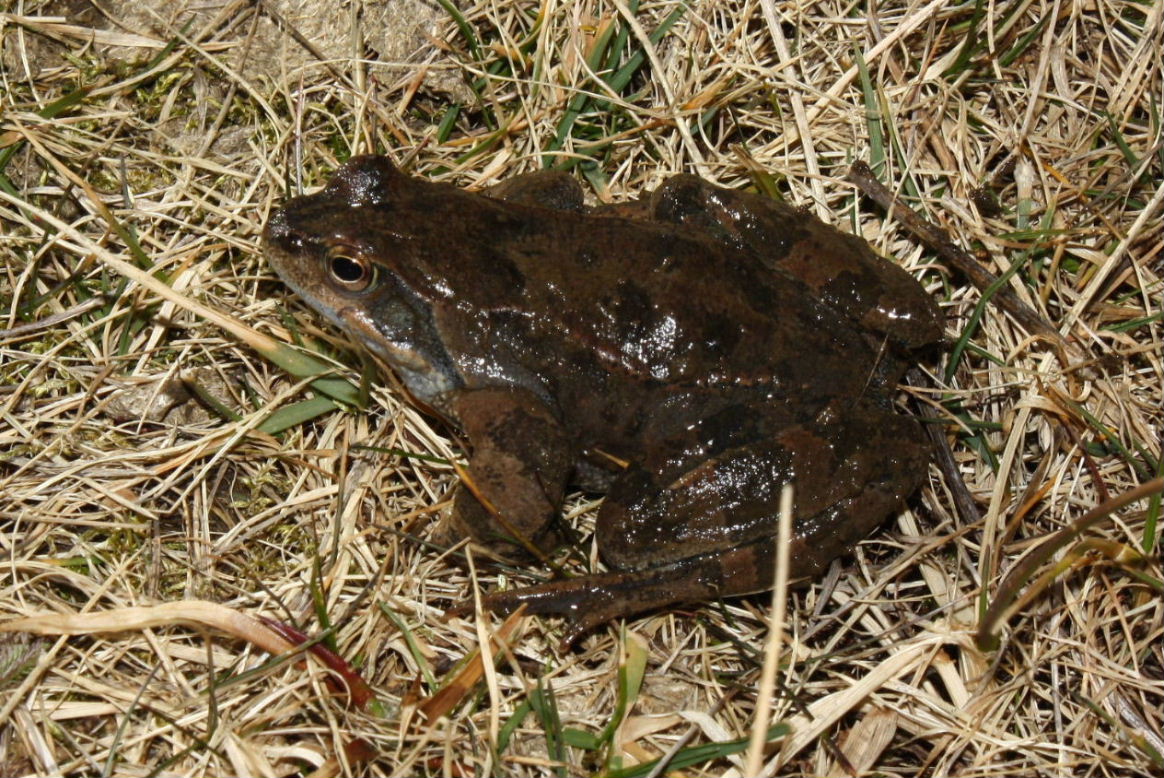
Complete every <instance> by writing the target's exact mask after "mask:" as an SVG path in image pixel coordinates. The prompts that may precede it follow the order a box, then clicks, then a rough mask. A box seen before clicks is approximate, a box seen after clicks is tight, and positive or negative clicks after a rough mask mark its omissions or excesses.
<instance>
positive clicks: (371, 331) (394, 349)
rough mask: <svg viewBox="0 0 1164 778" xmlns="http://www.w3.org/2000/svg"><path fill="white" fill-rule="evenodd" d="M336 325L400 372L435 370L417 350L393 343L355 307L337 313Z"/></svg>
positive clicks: (342, 309)
mask: <svg viewBox="0 0 1164 778" xmlns="http://www.w3.org/2000/svg"><path fill="white" fill-rule="evenodd" d="M336 323H337V324H339V325H340V326H341V327H342V328H343V329H345V330H347V331H348V332H350V333H352V334H353V335H355V336H356V338H357V339H358V340H359V341H360V344H361V345H362V346H363V347H364V348H366V349H368V350H369V351H371V352H372V353H373V354H375V355H376V356H378V357H380V358H381V359H383V360H384V361H385V362H387V363H388V364H390V365H392V367H393V368H396V369H397V370H400V371H406V372H411V373H428V372H431V371H433V370H434V367H433V365H432V363H431V362H430V361H429V360H427V359H425V358H424V357H423V356H422V355H421V354H419V353H418V352H417V351H416V350H415V349H412V348H407V347H404V346H400V345H397V344H396V343H393V342H392V340H391V339H390V338H387V337H385V336H384V333H383V332H382V331H381V330H380V329H379V328H378V327H377V326H376V324H375V323H374V322H373V321H372V320H371V319H370V318H369V317H368V315H367V313H365V312H364V311H362V310H360V309H359V308H356V307H354V306H346V307H344V308H340V309H339V310H338V311H336Z"/></svg>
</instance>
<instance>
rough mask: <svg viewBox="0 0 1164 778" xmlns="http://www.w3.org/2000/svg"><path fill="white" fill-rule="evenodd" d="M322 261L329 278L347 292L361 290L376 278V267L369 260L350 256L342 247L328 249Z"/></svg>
mask: <svg viewBox="0 0 1164 778" xmlns="http://www.w3.org/2000/svg"><path fill="white" fill-rule="evenodd" d="M324 262H325V263H326V264H327V272H328V275H330V276H331V280H332V281H334V282H335V283H336V284H337V285H339V286H340V287H342V288H344V289H346V290H348V291H349V292H363V291H364V290H366V289H367V288H368V287H370V286H371V285H372V282H373V281H374V280H375V279H376V268H375V267H374V266H373V265H372V263H371V262H369V261H368V260H367V259H365V258H364V257H360V256H352V254H351V252H349V251H347V250H346V249H343V248H335V249H332V250H331V251H329V252H328V254H327V257H326V258H325V259H324Z"/></svg>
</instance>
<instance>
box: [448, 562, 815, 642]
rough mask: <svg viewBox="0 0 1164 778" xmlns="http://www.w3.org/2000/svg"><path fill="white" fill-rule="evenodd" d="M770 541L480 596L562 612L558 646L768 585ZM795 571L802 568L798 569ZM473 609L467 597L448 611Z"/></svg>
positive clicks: (488, 602)
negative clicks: (623, 620) (630, 620)
mask: <svg viewBox="0 0 1164 778" xmlns="http://www.w3.org/2000/svg"><path fill="white" fill-rule="evenodd" d="M774 553H775V543H774V542H773V541H772V540H771V539H766V540H764V541H761V542H757V543H751V544H748V545H746V546H742V547H740V548H733V549H727V550H725V551H719V552H713V553H709V554H701V555H699V556H694V557H689V558H687V559H681V560H679V561H677V562H672V563H670V564H667V565H663V566H661V567H651V568H647V569H643V570H616V571H612V572H608V573H596V574H594V575H587V576H582V577H579V578H570V579H565V580H558V581H550V582H548V583H544V584H538V585H537V586H530V587H527V588H525V589H513V590H511V591H505V592H494V593H493V594H487V595H485V596H484V597H483V598H482V604H483V605H484V607H485V608H486V609H488V610H492V611H498V612H501V613H509V612H512V611H514V610H517V608H518V607H519V606H521V605H525V606H526V608H527V610H528V612H529V613H541V614H551V615H558V616H563V617H565V619H566V627H565V632H564V634H563V636H562V639H561V641H560V642H559V644H558V645H559V648H560V649H562V650H563V651H564V650H566V649H569V648H570V647H571V646H573V645H574V644H575V643H576V642H577V641H578V639H579V638H581V637H582V636H583V635H585V634H586V633H587V632H589V631H591V630H592V629H594V628H595V627H598V626H600V625H602V624H604V623H605V622H607V621H610V620H612V619H616V618H620V617H624V616H632V615H635V614H638V613H643V612H645V611H650V610H656V609H658V608H664V607H667V606H669V605H675V604H677V603H684V602H700V601H705V600H711V599H715V598H717V597H722V596H728V595H733V594H747V593H749V592H756V591H761V590H764V589H768V588H771V586H772V577H771V576H772V570H773V564H774V559H773V554H774ZM797 572H803V571H800V570H798V571H797ZM472 612H473V604H472V603H471V602H466V603H462V604H460V605H458V606H456V607H454V608H452V609H451V610H450V613H453V614H458V615H465V614H468V613H472Z"/></svg>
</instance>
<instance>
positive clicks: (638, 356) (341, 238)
mask: <svg viewBox="0 0 1164 778" xmlns="http://www.w3.org/2000/svg"><path fill="white" fill-rule="evenodd" d="M264 243H265V248H266V252H267V255H268V256H269V258H270V261H271V264H272V265H273V266H274V268H275V270H276V271H278V273H279V275H280V276H281V277H282V278H283V280H284V281H285V282H286V283H287V284H288V285H289V286H290V287H291V288H292V289H294V290H295V291H296V292H298V293H299V295H300V296H301V297H303V298H304V299H305V300H307V301H308V302H309V303H310V304H311V305H312V306H314V307H315V308H316V309H318V310H319V311H320V312H322V313H323V314H324V315H325V316H327V317H328V318H329V319H331V320H332V321H333V322H335V323H336V324H337V325H338V326H340V327H341V328H343V329H344V330H346V331H347V332H348V333H350V334H351V335H352V336H354V337H355V338H356V339H357V340H358V341H359V342H360V343H362V344H363V345H364V346H365V347H366V348H367V349H368V350H370V351H371V352H372V353H373V354H375V355H376V356H378V357H380V358H381V359H383V360H384V361H385V362H387V363H388V364H389V365H391V367H392V368H393V369H394V370H395V372H396V373H397V375H398V376H399V377H400V379H401V380H402V382H403V383H404V385H405V386H406V387H407V389H408V391H409V392H410V393H411V395H412V396H413V397H414V398H415V400H417V401H418V402H419V403H421V404H422V405H423V406H425V407H427V408H429V409H431V410H432V411H434V412H435V413H437V414H438V415H440V416H441V417H443V418H445V419H447V420H448V421H450V422H452V423H453V424H455V425H456V426H457V427H459V428H460V429H461V430H462V431H463V432H464V434H465V436H466V438H467V440H468V443H469V447H470V449H471V455H470V459H469V474H470V476H471V480H472V482H473V483H474V485H475V491H476V493H477V495H478V496H479V497H480V498H481V499H478V496H474V494H473V493H471V492H470V491H469V490H467V489H461V491H460V492H459V494H458V495H457V497H456V501H455V505H454V511H453V520H454V521H455V522H456V523H458V524H459V525H460V526H461V527H463V528H464V529H466V530H467V531H468V532H469V533H470V534H471V535H472V537H473V538H474V539H476V540H477V541H479V542H481V543H484V544H488V545H490V546H492V547H494V548H501V549H508V550H513V548H514V547H515V546H516V547H522V546H523V547H525V548H527V549H528V548H533V547H536V548H537V549H542V550H544V551H550V550H552V549H553V548H554V547H555V546H556V545H557V544H558V543H559V542H560V541H561V539H562V537H563V535H562V533H561V531H560V528H559V523H558V513H559V509H560V507H561V504H562V501H563V497H564V495H565V493H566V490H567V488H568V486H570V485H571V484H573V485H578V486H580V487H582V488H583V489H586V490H594V491H603V492H605V493H606V498H605V501H604V502H603V504H602V507H601V509H600V511H599V513H598V519H597V529H596V536H597V542H598V548H599V552H600V554H601V556H602V559H603V560H604V561H605V563H606V564H607V565H608V566H609V567H610V568H611V569H612V571H611V572H607V573H599V574H593V575H586V576H582V577H579V578H571V579H566V580H558V581H553V582H550V583H546V584H543V585H540V586H533V587H530V588H526V589H518V590H514V591H508V592H501V593H497V594H493V595H491V596H490V597H489V598H487V600H486V604H487V605H488V606H489V607H492V608H496V609H502V610H507V609H511V608H513V607H516V606H517V605H518V604H520V603H527V604H528V605H529V608H530V610H531V611H533V612H542V613H558V614H563V615H565V616H567V617H568V619H569V620H570V623H571V629H570V630H569V633H568V636H567V640H572V639H573V638H575V637H577V636H578V635H579V634H581V633H582V632H583V631H585V630H587V629H589V628H591V627H593V626H595V625H597V624H601V623H602V622H605V621H607V620H609V619H612V618H614V617H618V616H625V615H630V614H633V613H638V612H640V611H644V610H648V609H652V608H658V607H663V606H667V605H671V604H674V603H679V602H692V601H698V600H704V599H709V598H715V597H720V596H724V595H732V594H742V593H747V592H753V591H759V590H763V589H766V588H768V587H770V586H771V581H772V575H773V564H774V553H775V542H774V534H775V526H776V520H777V518H776V517H777V512H778V509H777V503H778V500H779V496H780V492H781V488H782V487H783V485H784V484H785V483H792V484H793V485H794V487H795V507H794V536H793V548H792V554H791V558H792V562H791V569H790V570H789V573H790V575H791V576H792V577H794V578H796V577H804V576H808V575H812V574H814V573H816V572H818V571H819V570H821V569H822V568H823V567H824V566H825V565H826V564H827V563H828V562H829V561H830V560H832V559H833V558H835V557H837V556H839V555H841V554H843V553H845V552H846V551H848V550H849V549H850V548H851V547H852V546H853V544H855V543H856V542H857V541H858V540H860V539H861V538H863V537H864V536H865V535H866V534H868V533H869V532H870V531H871V530H872V529H873V528H874V527H875V526H876V525H877V524H878V523H880V522H881V521H882V520H883V519H884V518H885V516H886V515H888V514H889V513H890V512H891V511H892V510H894V509H895V508H897V507H898V506H899V505H900V504H901V502H902V501H903V500H904V499H905V498H906V497H908V496H909V495H910V493H912V492H913V491H914V489H916V488H917V486H918V485H919V483H920V482H921V481H922V479H923V477H924V475H925V472H926V465H927V461H928V458H929V447H928V445H927V444H926V442H925V441H924V438H923V435H922V432H921V429H920V426H919V425H918V423H917V422H916V421H914V420H913V419H910V418H908V417H905V416H901V415H898V414H896V413H894V412H893V411H892V409H891V408H890V405H889V401H888V394H889V392H890V390H891V389H892V388H893V387H894V385H895V384H896V382H897V380H898V378H899V377H900V375H901V372H902V370H903V368H904V367H905V359H906V357H907V356H908V354H909V351H910V350H912V349H915V348H917V347H919V346H921V345H924V344H926V343H930V342H932V341H934V340H936V339H937V338H938V337H939V336H940V334H941V319H940V316H939V312H938V309H937V307H936V306H935V305H934V303H933V301H932V300H931V299H930V297H929V296H928V295H927V294H926V293H925V291H924V290H923V289H922V288H921V287H920V286H919V285H918V284H917V283H916V282H915V281H914V280H913V279H912V278H911V277H910V276H909V275H908V274H906V273H905V272H904V271H902V270H901V269H899V268H898V267H896V266H894V265H893V264H891V263H889V262H888V261H886V260H883V259H881V258H880V257H878V256H876V255H875V254H874V253H873V252H872V251H871V250H870V249H869V247H868V246H867V245H866V244H865V243H864V242H863V241H861V240H859V239H857V238H855V237H852V236H849V235H845V234H842V233H840V232H838V231H837V230H835V229H833V228H832V227H829V226H827V225H825V224H824V223H823V222H821V221H819V220H817V219H816V218H814V217H812V216H810V215H809V214H807V213H805V212H802V211H799V210H796V209H794V208H790V207H788V206H785V205H783V204H781V203H778V202H775V201H772V200H769V199H766V198H763V197H761V196H758V195H753V194H748V193H745V192H738V191H731V190H726V189H721V188H718V187H716V186H713V185H711V184H709V183H707V182H705V181H703V180H701V179H699V178H696V177H693V176H686V175H681V176H676V177H674V178H671V179H669V180H668V181H666V182H665V183H664V184H663V185H662V186H661V187H659V189H657V190H656V191H654V192H651V193H648V194H647V195H645V196H643V197H642V198H641V199H639V200H637V201H633V202H630V203H625V204H621V205H615V206H601V207H596V208H589V207H586V206H585V205H584V203H583V200H582V192H581V190H580V188H579V187H578V185H577V184H576V183H575V182H574V181H573V179H571V178H570V177H569V176H567V175H565V174H560V173H538V174H533V175H530V176H522V177H519V178H515V179H512V180H510V181H507V182H505V183H504V184H502V185H500V186H497V187H494V188H493V189H491V190H487V191H486V192H485V193H484V194H474V193H470V192H466V191H463V190H459V189H456V188H454V187H451V186H446V185H440V184H433V183H430V182H426V181H423V180H418V179H415V178H411V177H409V176H407V175H405V174H403V173H401V172H399V171H398V170H396V169H395V168H394V167H393V166H392V165H391V163H390V162H389V161H388V160H387V159H386V158H383V157H358V158H355V159H352V160H351V161H350V162H348V163H347V164H346V165H344V166H343V167H341V168H340V169H339V170H338V171H336V173H335V176H334V177H333V178H332V180H331V181H330V183H328V185H327V186H326V187H325V188H324V189H323V190H322V191H321V192H319V193H317V194H314V195H308V196H304V197H297V198H295V199H293V200H291V201H290V202H288V203H287V204H286V206H285V207H284V208H283V209H282V210H279V211H276V212H275V213H274V214H273V215H272V217H271V219H270V223H269V224H268V225H267V228H266V231H265V234H264ZM482 499H483V500H485V501H487V502H488V503H489V504H490V505H489V507H488V508H486V507H485V506H483V504H482V502H481V500H482Z"/></svg>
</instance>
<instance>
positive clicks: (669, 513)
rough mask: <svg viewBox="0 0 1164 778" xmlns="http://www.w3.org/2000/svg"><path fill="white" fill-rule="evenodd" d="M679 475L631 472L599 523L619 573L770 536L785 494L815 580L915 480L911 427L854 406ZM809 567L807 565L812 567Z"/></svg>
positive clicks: (918, 463) (919, 468) (602, 542)
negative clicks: (786, 491)
mask: <svg viewBox="0 0 1164 778" xmlns="http://www.w3.org/2000/svg"><path fill="white" fill-rule="evenodd" d="M840 405H841V403H840V402H839V401H837V402H834V403H833V404H832V405H830V406H829V407H828V408H826V410H825V411H823V412H822V413H821V414H818V416H817V417H816V418H815V419H813V420H811V421H808V422H805V423H802V424H797V425H793V426H789V427H785V428H783V429H780V430H777V431H775V432H774V433H773V434H771V435H770V436H768V437H765V438H763V439H757V440H753V441H751V442H749V443H747V444H745V445H737V446H735V447H732V448H728V449H726V450H724V451H722V452H720V453H719V454H716V455H714V456H711V457H709V458H704V459H701V460H694V459H691V460H689V461H688V462H687V463H686V466H683V465H680V466H678V467H666V466H663V465H662V464H661V463H662V462H663V461H665V460H664V459H663V457H658V458H657V461H647V462H645V463H643V464H642V465H640V466H634V467H632V468H631V469H630V470H628V471H627V472H626V473H624V474H623V475H622V476H620V477H619V479H618V480H617V481H616V482H615V484H614V485H613V486H612V488H611V491H610V493H609V494H608V496H607V500H606V502H605V503H604V504H603V507H602V510H601V511H600V512H599V515H598V527H597V536H598V543H599V549H600V551H601V553H602V555H603V558H604V560H605V561H606V562H607V564H610V565H612V566H614V567H617V568H620V569H624V570H625V569H642V568H647V567H655V566H659V565H663V564H667V563H671V562H675V561H678V560H682V559H686V558H690V557H693V556H696V555H700V554H708V553H712V552H720V551H724V550H727V549H731V548H735V547H738V546H741V545H744V544H747V543H750V542H753V541H757V540H759V539H762V538H766V537H770V536H772V535H774V534H775V527H776V522H777V516H778V511H779V500H780V493H781V490H782V488H783V486H784V484H786V483H789V482H791V483H792V484H793V486H794V489H795V492H794V508H793V510H794V523H793V537H794V540H796V541H798V542H803V543H804V544H805V545H804V546H802V548H803V549H807V550H808V555H807V556H804V557H802V558H801V559H800V560H797V561H796V565H797V567H796V568H795V569H793V571H792V574H793V575H805V574H809V573H811V572H813V571H814V570H815V569H816V568H817V567H819V566H820V564H823V563H826V562H828V561H829V560H830V559H832V558H833V557H836V556H838V555H840V554H842V553H844V552H845V551H847V550H848V549H849V547H851V545H852V544H853V543H855V542H856V541H857V540H860V539H861V538H862V537H864V536H865V535H866V534H868V533H869V532H870V531H871V530H872V529H873V528H874V527H875V526H876V525H877V524H878V523H879V522H880V521H881V520H882V519H884V518H885V516H886V515H887V514H888V513H889V512H890V511H892V510H893V509H894V508H895V507H897V506H898V505H899V504H900V503H901V501H902V500H904V499H905V498H906V497H908V496H909V494H910V493H911V492H913V490H914V489H916V488H917V486H918V485H919V484H920V483H921V480H922V479H923V478H924V476H925V472H926V463H927V461H928V459H929V447H928V445H927V444H926V443H925V442H924V438H923V437H922V435H921V430H920V428H919V426H918V424H917V422H915V421H913V420H912V419H909V418H907V417H904V416H900V415H897V414H895V413H892V412H890V411H887V410H884V409H881V408H879V407H877V406H875V405H874V404H872V403H869V402H865V401H858V402H856V403H852V402H850V403H849V407H847V408H841V407H839V406H840ZM810 557H811V558H810Z"/></svg>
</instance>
